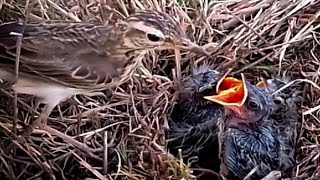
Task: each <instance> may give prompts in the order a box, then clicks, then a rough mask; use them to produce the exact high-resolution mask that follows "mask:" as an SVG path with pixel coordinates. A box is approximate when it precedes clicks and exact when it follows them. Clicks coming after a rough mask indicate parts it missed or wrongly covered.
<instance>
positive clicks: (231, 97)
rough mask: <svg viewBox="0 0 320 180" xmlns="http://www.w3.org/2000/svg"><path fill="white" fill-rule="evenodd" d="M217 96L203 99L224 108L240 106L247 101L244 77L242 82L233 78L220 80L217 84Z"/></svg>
mask: <svg viewBox="0 0 320 180" xmlns="http://www.w3.org/2000/svg"><path fill="white" fill-rule="evenodd" d="M216 91H217V95H214V96H205V97H204V98H205V99H207V100H209V101H213V102H216V103H218V104H221V105H224V106H238V107H240V106H242V105H243V103H244V102H245V100H246V99H247V96H248V92H247V87H246V83H245V81H244V77H243V76H242V81H240V80H239V79H236V78H233V77H226V78H223V79H221V80H220V81H219V82H218V84H217V89H216Z"/></svg>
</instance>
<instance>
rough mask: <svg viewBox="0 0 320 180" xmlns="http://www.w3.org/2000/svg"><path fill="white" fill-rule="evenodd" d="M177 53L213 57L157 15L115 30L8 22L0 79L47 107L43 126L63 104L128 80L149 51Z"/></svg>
mask: <svg viewBox="0 0 320 180" xmlns="http://www.w3.org/2000/svg"><path fill="white" fill-rule="evenodd" d="M19 36H22V37H21V38H22V40H21V43H17V40H18V39H19ZM19 48H20V51H21V53H20V56H19V63H20V64H19V74H18V79H17V80H16V75H15V63H16V59H17V54H18V53H17V50H19ZM174 48H178V49H184V50H190V51H194V52H202V53H204V54H206V55H208V54H207V53H206V52H205V51H204V50H203V49H202V48H201V47H199V46H198V45H196V44H194V43H192V42H191V41H190V40H189V39H188V38H187V37H186V35H185V34H184V32H183V31H182V29H181V27H180V24H179V23H178V22H177V21H176V20H175V19H174V18H173V17H172V16H170V15H168V14H165V13H162V12H158V11H152V10H143V11H138V12H137V13H135V14H133V15H131V16H129V17H127V18H126V19H125V20H123V21H120V22H118V23H116V24H113V25H110V24H109V25H108V24H102V23H100V24H97V23H89V22H33V21H27V22H26V23H24V22H22V21H20V22H8V23H4V24H1V25H0V57H1V59H0V79H4V80H6V81H9V82H12V84H13V86H12V88H13V90H14V91H16V92H17V93H19V94H29V95H34V96H36V97H39V98H41V99H43V100H44V102H46V105H45V108H44V110H43V111H42V113H41V114H40V115H39V117H38V118H37V120H36V121H35V122H36V125H38V126H43V125H44V124H46V122H47V118H48V116H49V115H50V113H51V111H52V110H53V108H54V107H55V106H56V105H57V104H59V103H60V102H61V101H63V100H65V99H67V98H69V97H71V96H72V95H76V94H91V93H92V92H96V91H100V90H103V89H105V88H107V87H108V86H107V85H106V84H107V83H108V82H109V81H110V80H114V79H115V78H120V77H125V76H127V75H128V72H129V71H130V70H132V69H133V66H134V65H135V64H136V63H137V62H139V61H140V60H141V59H142V58H143V56H144V55H145V54H146V53H147V52H148V51H151V50H154V49H174Z"/></svg>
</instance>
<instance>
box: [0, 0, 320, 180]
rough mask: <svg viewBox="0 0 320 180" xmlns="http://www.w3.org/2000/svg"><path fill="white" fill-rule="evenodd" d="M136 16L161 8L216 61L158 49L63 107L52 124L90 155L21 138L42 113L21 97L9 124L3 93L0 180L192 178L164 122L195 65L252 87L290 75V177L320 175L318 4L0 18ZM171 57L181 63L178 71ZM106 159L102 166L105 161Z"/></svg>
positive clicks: (21, 9) (11, 5)
mask: <svg viewBox="0 0 320 180" xmlns="http://www.w3.org/2000/svg"><path fill="white" fill-rule="evenodd" d="M26 7H27V8H26ZM138 9H158V10H160V11H165V12H167V13H169V14H171V15H172V16H175V17H176V18H177V19H178V20H179V21H180V22H181V24H182V26H183V28H184V29H185V30H186V32H187V34H188V36H189V37H190V38H191V39H192V40H193V41H194V42H196V43H198V44H200V45H203V46H204V47H206V49H207V51H208V52H210V53H211V55H212V57H213V58H212V59H209V58H206V57H201V56H199V55H195V54H192V53H189V52H181V54H180V55H181V56H179V54H176V56H175V55H174V53H175V52H159V51H156V52H153V53H150V54H149V55H148V56H146V57H145V58H144V60H143V66H141V67H139V68H138V69H136V70H135V71H134V74H133V75H132V76H131V77H130V78H129V80H128V81H126V82H124V83H123V84H122V85H121V86H120V87H118V88H116V89H111V90H108V91H105V92H103V94H104V95H97V96H94V97H87V96H77V97H74V98H72V99H70V100H68V101H66V102H64V103H62V104H60V106H59V107H58V108H56V109H55V110H54V112H53V113H52V115H51V116H50V117H51V118H50V119H49V125H50V126H51V127H52V128H55V129H57V130H59V131H60V132H63V133H65V134H67V135H68V136H71V137H73V138H75V139H76V140H77V141H79V142H81V143H84V144H86V145H87V146H88V147H89V148H92V149H94V150H95V151H94V152H93V153H92V154H88V153H86V152H84V151H80V150H78V149H77V148H74V147H72V146H70V145H69V144H68V143H66V142H65V141H64V140H63V139H59V138H57V137H56V136H51V135H50V134H47V133H45V132H43V131H40V130H38V131H37V130H36V131H35V132H33V133H32V134H31V135H30V137H21V136H20V134H21V131H22V130H23V129H24V128H25V127H26V126H27V125H28V124H29V122H30V121H31V120H32V119H34V118H33V116H35V115H37V114H38V112H39V110H40V108H37V109H36V110H37V112H35V111H33V110H32V109H35V104H36V100H35V99H34V98H33V97H29V96H19V97H18V103H17V106H18V108H19V112H18V120H17V121H13V115H14V112H15V111H14V109H15V106H14V105H15V103H14V96H13V93H12V92H11V91H10V90H8V89H1V104H0V106H1V107H0V110H1V111H0V114H1V116H0V134H1V138H0V176H1V177H7V179H27V178H30V179H36V178H40V179H45V178H51V179H85V178H95V179H103V178H107V179H116V178H123V179H180V178H185V179H191V178H192V176H191V172H192V171H191V170H192V169H190V168H188V165H189V164H188V163H187V162H185V164H184V163H183V162H182V161H181V160H180V159H179V158H174V157H172V156H171V155H170V154H169V153H168V152H167V151H166V148H165V130H166V128H167V125H166V122H167V120H168V117H169V115H170V111H171V109H172V107H173V104H174V100H175V92H177V91H178V90H179V82H180V81H181V79H183V78H185V77H186V76H188V75H189V74H190V72H191V71H190V70H191V69H192V67H193V66H197V65H202V64H209V65H211V66H212V67H224V66H225V67H228V65H230V66H231V65H236V66H234V69H233V71H232V73H233V74H239V73H240V72H241V73H244V74H245V75H246V77H248V78H249V79H250V80H251V81H252V82H256V81H257V80H258V79H259V78H260V77H274V76H276V75H281V76H282V75H288V76H291V77H292V78H293V79H296V80H295V81H294V82H293V83H295V84H298V85H301V86H303V88H304V98H305V103H304V104H303V111H304V114H303V129H302V131H301V134H300V138H299V143H298V147H297V152H298V155H297V157H296V162H297V164H296V166H295V167H294V168H292V170H290V171H291V172H289V173H290V174H291V177H292V179H301V178H302V179H305V178H307V177H312V178H314V179H318V178H319V176H320V175H319V174H320V169H319V167H320V166H319V163H320V159H319V156H318V154H319V153H318V146H319V145H318V142H319V141H320V137H319V129H320V103H319V102H320V100H319V99H320V87H319V84H320V78H319V76H320V60H319V59H320V50H319V49H320V34H319V32H320V20H319V16H320V1H319V0H294V1H293V0H292V1H277V0H261V1H249V0H246V1H238V0H229V1H192V0H178V1H165V0H163V1H156V0H144V1H125V0H115V1H112V0H71V1H69V0H41V1H12V0H4V1H1V2H0V18H1V21H3V22H5V21H9V20H16V19H18V18H22V17H27V19H31V20H41V19H47V20H69V21H91V22H96V21H98V22H106V23H114V22H116V21H117V20H119V19H122V18H124V17H126V16H127V15H128V14H131V13H134V11H136V10H138ZM176 58H178V59H180V61H178V62H179V63H177V64H176V63H175V62H177V61H175V59H176ZM15 122H16V123H15ZM104 140H107V141H106V142H104ZM106 153H107V154H108V156H106V155H104V154H106ZM104 157H108V159H107V161H105V162H108V163H105V164H104V163H103V160H102V159H103V158H104ZM104 174H108V175H106V176H104Z"/></svg>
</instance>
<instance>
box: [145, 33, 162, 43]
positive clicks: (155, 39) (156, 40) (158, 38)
mask: <svg viewBox="0 0 320 180" xmlns="http://www.w3.org/2000/svg"><path fill="white" fill-rule="evenodd" d="M147 38H148V39H149V40H150V41H152V42H158V41H160V37H159V36H157V35H155V34H150V33H148V34H147Z"/></svg>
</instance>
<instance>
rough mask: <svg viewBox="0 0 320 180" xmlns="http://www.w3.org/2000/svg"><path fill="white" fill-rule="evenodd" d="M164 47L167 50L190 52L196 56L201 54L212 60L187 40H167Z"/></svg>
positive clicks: (205, 52) (204, 51) (206, 53)
mask: <svg viewBox="0 0 320 180" xmlns="http://www.w3.org/2000/svg"><path fill="white" fill-rule="evenodd" d="M165 47H166V48H169V49H181V50H187V51H191V52H194V53H197V54H202V55H205V56H208V57H210V58H212V57H211V55H210V53H208V52H207V51H206V50H205V49H204V48H203V47H201V46H199V45H197V44H196V43H193V42H191V41H190V40H189V39H187V38H173V39H168V40H167V42H166V44H165Z"/></svg>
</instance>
